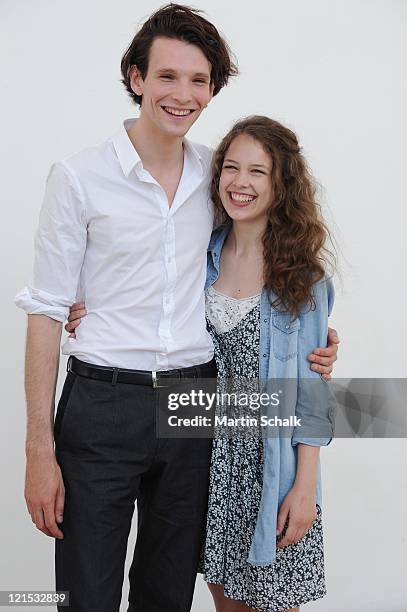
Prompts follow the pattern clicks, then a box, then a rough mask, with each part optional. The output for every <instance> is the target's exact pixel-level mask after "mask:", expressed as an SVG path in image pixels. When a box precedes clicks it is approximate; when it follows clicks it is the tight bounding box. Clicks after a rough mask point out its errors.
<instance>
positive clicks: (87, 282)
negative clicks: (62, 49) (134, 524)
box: [16, 4, 336, 612]
mask: <svg viewBox="0 0 407 612" xmlns="http://www.w3.org/2000/svg"><path fill="white" fill-rule="evenodd" d="M121 68H122V75H123V79H122V81H123V83H124V85H125V87H126V89H127V91H128V92H129V94H130V95H131V97H132V98H133V100H134V101H135V102H136V103H137V104H140V107H141V108H140V117H139V118H138V119H137V120H127V121H126V122H125V123H124V125H123V126H122V128H121V129H120V131H119V132H118V133H117V134H116V135H115V136H114V137H112V138H110V139H108V140H107V141H106V142H104V143H103V144H102V145H100V146H97V147H94V148H90V149H85V150H84V151H82V152H80V153H78V154H76V155H74V156H72V157H70V158H68V159H66V160H63V161H60V162H57V163H56V164H54V165H53V166H52V168H51V171H50V174H49V176H48V181H47V188H46V193H45V198H44V203H43V207H42V210H41V217H40V223H39V228H38V231H37V235H36V244H35V247H36V248H35V266H34V282H33V286H32V287H27V288H25V289H24V290H23V291H22V292H20V294H19V295H18V296H17V298H16V303H17V304H18V305H19V306H21V307H22V308H24V309H25V310H26V312H27V313H28V314H29V317H28V330H27V349H26V395H27V414H28V425H27V439H26V454H27V470H26V487H25V497H26V501H27V507H28V510H29V512H30V514H31V517H32V520H33V522H34V523H35V524H36V526H37V528H38V529H40V530H41V531H42V532H44V533H45V534H46V535H49V536H51V537H55V538H56V549H55V563H56V587H57V589H58V590H67V591H69V592H70V609H72V610H75V612H80V611H82V610H83V611H85V610H86V611H87V612H89V611H93V610H94V611H95V612H96V611H97V612H104V611H106V612H114V611H116V610H118V609H119V606H120V599H121V589H122V583H123V571H124V561H125V555H126V547H127V538H128V533H129V530H130V526H131V519H132V514H133V510H134V501H135V499H137V503H138V516H139V520H138V535H137V543H136V548H135V552H134V559H133V563H132V567H131V570H130V576H129V577H130V595H129V600H130V604H129V608H128V610H129V611H137V612H158V611H160V612H161V611H163V610H167V611H173V612H175V611H181V610H182V611H184V610H189V609H190V607H191V603H192V597H193V590H194V583H195V578H196V570H197V564H198V558H199V551H200V545H201V538H202V533H203V529H204V519H205V507H206V494H207V486H208V468H209V461H210V440H185V439H176V440H168V439H160V438H158V437H157V435H156V422H155V412H156V411H155V408H156V405H157V403H158V401H159V397H160V382H162V380H163V379H165V377H166V376H168V375H169V376H171V375H172V376H174V377H175V376H179V375H184V376H185V375H189V374H191V372H194V374H195V375H197V376H199V377H214V376H215V375H216V369H215V366H214V363H213V347H212V344H211V340H210V337H209V335H208V333H207V331H206V326H205V318H204V293H203V288H204V281H205V275H206V248H207V245H208V242H209V237H210V234H211V230H212V226H213V211H212V207H211V203H210V202H209V200H208V183H209V174H210V158H211V153H210V150H209V149H207V148H206V147H203V146H201V145H194V144H192V143H191V142H189V141H188V140H187V139H186V138H185V134H186V133H187V132H188V130H189V128H190V127H191V126H192V125H193V123H194V122H195V121H196V120H197V119H198V117H199V115H200V114H201V113H202V111H203V110H204V108H205V107H206V106H207V105H208V104H209V102H210V101H211V99H212V97H213V96H214V95H216V94H217V93H218V92H219V91H220V89H221V88H222V86H224V85H226V84H227V81H228V78H229V77H230V76H232V75H234V74H236V73H237V70H236V68H235V66H234V64H233V62H232V61H231V57H230V52H229V49H228V47H227V45H226V43H225V42H224V41H223V40H222V38H221V37H220V36H219V34H218V32H217V30H216V28H215V27H214V26H213V25H212V24H211V23H209V22H208V21H207V20H205V19H204V18H203V17H202V16H201V15H200V14H199V13H198V12H196V11H193V10H191V9H189V8H187V7H183V6H181V5H174V4H171V5H168V6H165V7H163V8H162V9H160V10H159V11H157V12H156V13H155V14H153V15H152V16H151V17H150V18H149V19H148V20H147V22H146V23H145V24H144V25H143V27H142V28H141V30H140V31H139V32H138V33H137V34H136V36H135V37H134V39H133V41H132V43H131V45H130V46H129V48H128V50H127V51H126V53H125V55H124V57H123V59H122V64H121ZM78 299H81V300H85V301H86V306H87V316H86V320H84V321H83V322H82V324H81V325H80V327H79V328H77V330H76V338H68V340H67V341H66V343H65V344H64V346H63V353H64V354H66V355H70V359H69V363H68V374H67V377H66V380H65V384H64V388H63V392H62V395H61V399H60V402H59V404H58V410H57V414H56V418H55V423H54V425H53V410H54V400H55V384H56V378H57V372H58V363H59V346H60V338H61V327H62V323H63V321H64V320H65V319H66V317H67V314H68V311H69V306H70V305H71V304H72V302H74V301H75V300H78ZM321 350H322V349H320V351H321ZM322 353H324V354H323V355H322V356H321V357H317V356H314V357H313V359H315V360H316V361H317V362H319V365H317V366H314V367H320V368H323V371H325V372H327V373H328V374H329V372H330V371H331V366H332V363H333V361H334V359H335V358H336V347H335V341H334V342H331V343H330V348H328V349H325V350H322ZM54 439H55V440H54ZM54 441H55V451H54ZM61 609H62V608H61Z"/></svg>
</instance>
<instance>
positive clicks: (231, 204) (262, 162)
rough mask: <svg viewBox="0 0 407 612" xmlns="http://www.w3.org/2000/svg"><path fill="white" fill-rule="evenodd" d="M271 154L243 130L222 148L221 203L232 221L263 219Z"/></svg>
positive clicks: (267, 202)
mask: <svg viewBox="0 0 407 612" xmlns="http://www.w3.org/2000/svg"><path fill="white" fill-rule="evenodd" d="M271 167H272V162H271V157H270V155H269V154H268V153H266V152H265V151H264V149H263V147H262V145H261V144H260V143H259V142H258V141H257V140H255V139H254V138H252V137H251V136H248V135H246V134H241V135H240V136H236V138H235V139H234V140H233V141H232V143H231V144H230V146H229V148H228V150H227V151H226V154H225V158H224V160H223V166H222V172H221V175H220V181H219V194H220V199H221V201H222V204H223V206H224V208H225V210H226V212H227V213H228V215H229V217H231V218H232V219H233V220H235V221H254V220H256V221H258V220H260V219H261V218H262V217H264V220H265V219H266V212H267V209H268V208H269V206H270V203H271V198H272V189H271Z"/></svg>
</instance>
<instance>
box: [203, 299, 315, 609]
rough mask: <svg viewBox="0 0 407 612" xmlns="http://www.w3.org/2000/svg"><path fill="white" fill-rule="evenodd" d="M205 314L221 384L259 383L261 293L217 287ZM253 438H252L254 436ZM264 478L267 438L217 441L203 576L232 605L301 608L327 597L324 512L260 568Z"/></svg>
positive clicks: (237, 437) (244, 435)
mask: <svg viewBox="0 0 407 612" xmlns="http://www.w3.org/2000/svg"><path fill="white" fill-rule="evenodd" d="M206 316H207V323H208V329H209V332H210V334H211V336H212V338H213V342H214V346H215V358H216V362H217V366H218V380H219V384H220V385H222V380H223V381H225V380H231V379H235V380H238V379H239V378H241V377H243V378H244V379H245V380H248V379H253V381H252V382H253V384H255V382H256V379H258V372H259V362H258V353H259V340H260V295H256V296H253V297H250V298H246V299H242V300H237V299H234V298H230V297H229V296H225V295H223V294H221V293H219V292H218V291H216V290H215V289H214V288H213V287H209V288H208V290H207V292H206ZM251 433H252V434H253V432H251ZM262 479H263V441H262V437H261V434H260V433H259V431H257V435H247V428H246V431H245V432H241V433H236V434H235V435H232V436H231V435H223V434H222V431H221V430H219V431H217V432H216V431H215V436H214V440H213V451H212V462H211V475H210V487H209V502H208V516H207V529H206V541H205V544H204V546H203V549H202V555H201V560H200V567H199V571H200V572H201V573H203V575H204V579H205V580H206V581H207V582H210V583H215V584H222V585H223V586H224V593H225V595H226V596H227V597H229V598H231V599H236V600H239V601H242V602H244V603H246V604H247V605H248V606H249V607H251V608H254V609H255V610H259V611H261V612H278V611H283V610H286V609H289V608H294V607H296V606H299V605H301V604H304V603H306V602H308V601H312V600H315V599H319V598H320V597H323V596H324V595H325V594H326V588H325V577H324V550H323V533H322V522H321V508H320V507H319V506H317V518H316V520H315V521H314V523H313V525H312V527H311V528H310V530H309V531H308V532H307V533H306V534H305V536H304V537H303V538H302V539H301V540H299V541H298V542H296V543H295V544H291V545H289V546H286V547H284V548H277V549H276V560H275V561H274V563H273V564H271V565H264V566H253V565H250V564H249V563H247V557H248V553H249V549H250V545H251V541H252V538H253V534H254V529H255V526H256V521H257V514H258V510H259V505H260V499H261V491H262Z"/></svg>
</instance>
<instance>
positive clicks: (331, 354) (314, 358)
mask: <svg viewBox="0 0 407 612" xmlns="http://www.w3.org/2000/svg"><path fill="white" fill-rule="evenodd" d="M339 342H340V340H339V338H338V334H337V332H336V330H335V329H332V328H331V327H328V341H327V344H328V346H327V348H316V349H315V350H314V352H313V353H311V355H308V360H309V361H311V362H312V363H311V365H310V368H311V370H314V372H319V373H320V374H322V378H324V379H325V380H330V378H331V376H330V375H331V373H332V370H333V364H334V363H335V361H336V360H337V359H338V357H337V353H338V344H339Z"/></svg>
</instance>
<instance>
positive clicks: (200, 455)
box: [54, 372, 216, 612]
mask: <svg viewBox="0 0 407 612" xmlns="http://www.w3.org/2000/svg"><path fill="white" fill-rule="evenodd" d="M215 375H216V374H215ZM215 375H214V376H215ZM175 390H176V389H175ZM163 392H164V390H161V389H155V388H153V387H151V386H147V385H146V386H145V385H134V384H125V383H116V384H112V383H111V382H105V381H100V380H92V379H89V378H85V377H83V376H79V375H77V374H75V373H73V372H68V373H67V377H66V380H65V384H64V388H63V392H62V395H61V399H60V401H59V404H58V409H57V414H56V417H55V423H54V436H55V449H56V458H57V461H58V463H59V465H60V467H61V471H62V476H63V479H64V484H65V508H64V516H63V523H61V530H62V532H63V533H64V539H63V540H56V544H55V572H56V589H57V590H61V591H69V592H70V606H69V607H59V608H58V609H59V610H60V611H65V610H72V611H74V612H85V611H86V612H118V611H119V607H120V600H121V594H122V585H123V577H124V564H125V557H126V549H127V539H128V535H129V531H130V526H131V520H132V516H133V510H134V502H135V500H136V499H137V506H138V534H137V542H136V547H135V551H134V558H133V563H132V566H131V569H130V573H129V579H130V594H129V599H130V608H129V609H130V610H132V611H133V610H134V611H135V612H187V611H188V610H190V608H191V605H192V598H193V591H194V586H195V579H196V572H197V566H198V561H199V554H200V549H201V545H202V541H203V537H204V530H205V517H206V507H207V495H208V479H209V466H210V456H211V446H212V444H211V443H212V441H211V439H178V438H177V439H165V438H160V437H158V435H157V431H156V429H157V423H156V413H157V410H156V409H157V407H158V402H159V401H160V394H161V397H162V394H163Z"/></svg>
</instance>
